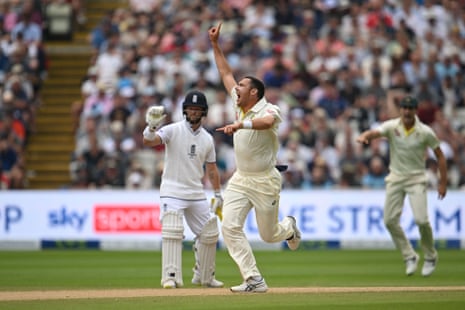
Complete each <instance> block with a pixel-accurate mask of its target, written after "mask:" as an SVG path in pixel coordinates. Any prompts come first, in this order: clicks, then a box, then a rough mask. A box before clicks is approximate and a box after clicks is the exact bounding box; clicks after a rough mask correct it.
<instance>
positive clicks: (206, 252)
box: [195, 216, 219, 285]
mask: <svg viewBox="0 0 465 310" xmlns="http://www.w3.org/2000/svg"><path fill="white" fill-rule="evenodd" d="M218 236H219V232H218V222H217V218H216V216H214V217H212V218H211V219H209V220H208V221H207V223H206V224H205V226H204V227H203V228H202V231H201V232H200V235H199V236H198V238H197V239H196V240H195V251H196V253H195V254H196V261H197V262H196V263H197V269H198V272H199V273H200V283H201V284H202V285H208V284H210V283H211V281H212V280H213V278H214V276H215V258H216V242H217V241H218Z"/></svg>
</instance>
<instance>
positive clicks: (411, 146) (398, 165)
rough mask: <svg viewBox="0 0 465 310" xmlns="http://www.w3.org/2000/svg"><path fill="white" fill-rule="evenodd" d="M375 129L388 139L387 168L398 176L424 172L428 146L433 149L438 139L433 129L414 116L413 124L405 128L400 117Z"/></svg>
mask: <svg viewBox="0 0 465 310" xmlns="http://www.w3.org/2000/svg"><path fill="white" fill-rule="evenodd" d="M377 130H378V131H379V132H380V133H381V135H382V136H383V137H386V138H387V139H388V140H389V156H390V164H389V170H390V171H391V172H392V173H394V174H396V175H399V176H406V175H413V174H419V173H425V156H426V150H427V148H428V147H430V148H431V149H435V148H436V147H438V146H439V140H438V138H437V136H436V134H435V133H434V131H433V130H432V129H431V128H430V127H429V126H427V125H426V124H424V123H422V122H421V121H420V120H419V119H418V117H416V116H415V125H414V127H412V129H410V130H409V131H406V130H405V127H404V125H403V124H402V121H401V119H400V118H395V119H392V120H388V121H386V122H384V123H382V124H381V125H380V126H379V127H378V128H377Z"/></svg>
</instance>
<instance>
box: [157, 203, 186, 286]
mask: <svg viewBox="0 0 465 310" xmlns="http://www.w3.org/2000/svg"><path fill="white" fill-rule="evenodd" d="M183 233H184V223H183V215H182V214H181V213H178V212H174V211H168V212H165V213H164V214H163V219H162V229H161V235H162V250H161V256H162V275H161V284H162V285H163V284H164V283H165V281H167V280H174V281H175V282H176V287H182V286H183V285H184V283H183V281H182V239H183Z"/></svg>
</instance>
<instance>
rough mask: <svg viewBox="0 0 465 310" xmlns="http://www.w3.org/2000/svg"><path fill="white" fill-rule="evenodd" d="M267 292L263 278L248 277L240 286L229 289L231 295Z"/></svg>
mask: <svg viewBox="0 0 465 310" xmlns="http://www.w3.org/2000/svg"><path fill="white" fill-rule="evenodd" d="M267 290H268V286H267V285H266V283H265V279H263V277H250V278H248V279H247V280H246V281H245V282H243V283H242V284H241V285H237V286H233V287H231V292H233V293H265V292H266V291H267Z"/></svg>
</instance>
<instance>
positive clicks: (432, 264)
mask: <svg viewBox="0 0 465 310" xmlns="http://www.w3.org/2000/svg"><path fill="white" fill-rule="evenodd" d="M437 263H438V259H437V258H435V259H425V262H424V263H423V268H422V269H421V275H422V276H424V277H427V276H430V275H431V274H432V273H433V271H434V269H436V264H437Z"/></svg>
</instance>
